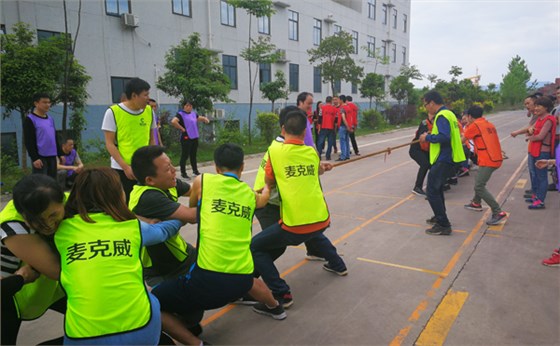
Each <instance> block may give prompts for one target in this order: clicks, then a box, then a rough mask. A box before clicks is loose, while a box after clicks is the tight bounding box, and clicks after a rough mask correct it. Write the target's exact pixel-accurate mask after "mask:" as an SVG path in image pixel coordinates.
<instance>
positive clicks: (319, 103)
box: [315, 101, 323, 110]
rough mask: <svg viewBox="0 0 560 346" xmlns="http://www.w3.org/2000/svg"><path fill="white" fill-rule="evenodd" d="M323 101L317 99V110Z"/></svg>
mask: <svg viewBox="0 0 560 346" xmlns="http://www.w3.org/2000/svg"><path fill="white" fill-rule="evenodd" d="M321 103H323V101H317V105H316V106H315V109H316V110H319V106H320V105H321Z"/></svg>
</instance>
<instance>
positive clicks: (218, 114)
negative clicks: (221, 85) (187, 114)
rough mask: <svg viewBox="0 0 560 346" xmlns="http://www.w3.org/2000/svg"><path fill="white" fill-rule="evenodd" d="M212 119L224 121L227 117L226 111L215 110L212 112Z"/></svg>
mask: <svg viewBox="0 0 560 346" xmlns="http://www.w3.org/2000/svg"><path fill="white" fill-rule="evenodd" d="M212 117H213V118H215V119H224V118H225V117H226V110H225V109H214V110H213V111H212Z"/></svg>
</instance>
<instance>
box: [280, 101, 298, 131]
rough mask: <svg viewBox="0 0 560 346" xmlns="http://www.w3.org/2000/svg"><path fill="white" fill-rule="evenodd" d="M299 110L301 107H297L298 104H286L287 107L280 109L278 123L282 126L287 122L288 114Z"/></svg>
mask: <svg viewBox="0 0 560 346" xmlns="http://www.w3.org/2000/svg"><path fill="white" fill-rule="evenodd" d="M297 110H299V108H297V107H296V106H286V107H284V108H283V109H282V110H281V111H280V115H278V124H279V125H280V127H282V126H284V124H285V123H286V115H287V114H288V113H289V112H292V111H297Z"/></svg>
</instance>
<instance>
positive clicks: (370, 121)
mask: <svg viewBox="0 0 560 346" xmlns="http://www.w3.org/2000/svg"><path fill="white" fill-rule="evenodd" d="M386 125H387V122H386V121H385V118H383V115H381V112H379V111H376V110H375V109H368V110H365V111H363V112H362V120H361V121H360V127H363V128H367V129H376V128H379V129H381V128H384V127H385V126H386Z"/></svg>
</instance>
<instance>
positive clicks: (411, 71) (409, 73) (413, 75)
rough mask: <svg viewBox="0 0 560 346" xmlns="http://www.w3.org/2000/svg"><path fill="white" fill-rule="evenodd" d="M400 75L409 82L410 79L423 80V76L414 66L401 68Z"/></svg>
mask: <svg viewBox="0 0 560 346" xmlns="http://www.w3.org/2000/svg"><path fill="white" fill-rule="evenodd" d="M400 74H401V75H402V76H405V77H406V78H407V79H409V80H410V79H414V80H422V78H424V76H423V75H422V73H420V70H418V67H416V65H410V66H409V65H403V66H401V70H400Z"/></svg>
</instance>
